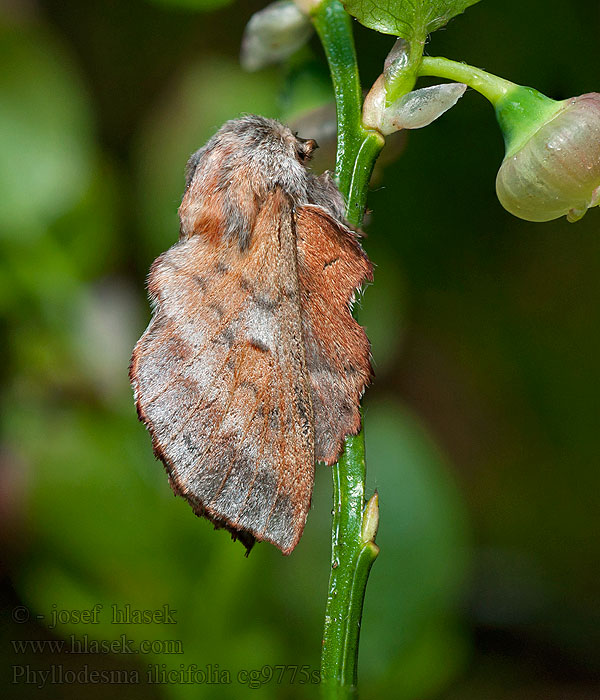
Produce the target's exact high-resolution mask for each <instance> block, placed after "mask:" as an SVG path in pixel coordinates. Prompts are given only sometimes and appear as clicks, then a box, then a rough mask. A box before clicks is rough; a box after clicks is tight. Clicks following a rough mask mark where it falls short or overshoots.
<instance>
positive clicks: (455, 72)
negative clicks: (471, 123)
mask: <svg viewBox="0 0 600 700" xmlns="http://www.w3.org/2000/svg"><path fill="white" fill-rule="evenodd" d="M419 75H421V76H423V75H433V76H436V77H438V78H448V79H449V80H455V81H456V82H458V83H465V85H468V86H469V87H472V88H473V90H477V92H480V93H481V94H482V95H483V96H484V97H486V98H487V99H488V100H489V101H490V102H491V103H492V104H493V105H495V104H496V103H497V102H498V101H499V100H501V99H502V98H503V97H505V96H506V95H507V94H508V93H510V92H512V90H514V89H515V88H516V87H517V86H516V85H515V83H511V82H510V80H504V78H499V77H498V76H496V75H492V74H491V73H487V72H486V71H484V70H481V68H476V67H475V66H469V65H468V64H467V63H459V62H458V61H451V60H450V59H449V58H441V57H437V58H434V57H431V56H425V57H424V58H423V60H422V61H421V66H420V68H419Z"/></svg>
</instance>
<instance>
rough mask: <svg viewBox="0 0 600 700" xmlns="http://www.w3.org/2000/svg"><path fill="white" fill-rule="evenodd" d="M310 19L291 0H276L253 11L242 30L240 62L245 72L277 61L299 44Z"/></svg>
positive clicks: (308, 33) (307, 31)
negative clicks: (261, 8)
mask: <svg viewBox="0 0 600 700" xmlns="http://www.w3.org/2000/svg"><path fill="white" fill-rule="evenodd" d="M312 31H313V28H312V24H311V22H310V19H309V18H308V17H307V15H306V14H304V13H303V12H301V10H300V8H299V7H298V6H297V5H296V4H295V3H294V2H292V0H277V2H274V3H271V5H267V7H265V8H264V9H263V10H260V11H259V12H255V13H254V14H253V15H252V17H250V20H249V22H248V24H247V25H246V29H245V30H244V37H243V39H242V50H241V54H240V62H241V64H242V67H243V68H244V69H245V70H247V71H255V70H260V69H261V68H264V67H265V66H268V65H270V64H271V63H278V62H280V61H283V60H285V59H286V58H288V56H291V55H292V54H293V53H294V52H295V51H297V50H298V49H299V48H300V47H301V46H303V45H304V44H305V43H306V42H307V41H308V39H309V38H310V36H311V34H312Z"/></svg>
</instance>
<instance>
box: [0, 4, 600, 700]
mask: <svg viewBox="0 0 600 700" xmlns="http://www.w3.org/2000/svg"><path fill="white" fill-rule="evenodd" d="M263 4H264V3H261V2H255V1H254V0H252V1H249V0H244V1H243V2H228V1H227V0H204V1H203V0H178V1H177V2H175V0H173V1H170V0H160V1H159V0H155V2H151V1H150V0H148V1H143V0H130V1H127V2H122V1H121V2H119V1H118V0H101V1H100V2H96V3H81V2H79V1H78V0H10V1H8V2H4V3H3V4H2V7H1V9H0V54H1V56H2V61H1V66H2V69H1V71H0V251H1V256H0V334H1V343H2V358H3V361H2V364H1V366H0V373H1V377H2V380H1V381H2V397H1V404H0V411H1V414H0V415H1V432H0V466H1V472H0V478H1V489H0V532H1V537H2V549H3V556H2V568H1V574H2V586H1V595H2V601H3V623H2V628H1V629H2V632H1V639H0V644H1V645H2V647H1V648H2V652H1V653H2V667H3V673H5V676H4V679H5V680H4V682H5V684H6V685H5V686H4V687H5V691H6V697H11V698H12V697H14V698H17V699H21V698H39V697H43V698H57V699H62V698H88V697H89V698H102V699H103V698H111V699H112V700H116V699H117V698H134V699H135V698H141V697H144V698H156V699H164V698H167V699H169V698H192V697H193V698H239V697H245V696H246V695H250V696H259V697H265V698H304V697H314V695H315V694H316V688H315V686H314V685H311V684H310V683H309V684H302V683H300V682H299V679H296V682H294V683H290V674H291V670H290V669H288V670H287V671H286V674H285V675H284V677H283V679H282V682H281V683H278V682H277V671H274V677H273V679H271V680H270V681H269V682H264V683H262V681H266V679H267V677H268V669H264V667H265V665H266V666H275V665H296V666H299V667H301V666H305V667H307V668H308V669H309V670H310V671H311V672H312V670H313V669H316V668H318V664H319V651H320V638H321V637H320V635H321V628H322V615H323V609H324V602H325V596H326V586H327V576H328V566H329V563H328V558H329V538H330V534H329V521H330V508H331V485H330V480H329V475H328V473H327V469H325V468H323V467H322V468H320V469H319V473H318V475H317V481H316V486H315V492H314V499H313V508H312V511H311V513H310V516H309V520H308V524H307V528H306V531H305V535H304V537H303V539H302V540H301V542H300V545H299V546H298V548H297V550H296V551H295V552H294V554H293V555H292V556H291V557H289V558H284V557H282V556H281V555H280V554H279V553H278V551H277V550H275V549H274V548H273V547H270V546H268V545H258V546H257V547H255V549H254V550H253V552H252V554H251V556H250V557H249V559H246V558H244V556H243V548H242V547H241V546H240V545H239V544H237V543H233V542H231V541H230V539H229V537H228V536H227V534H226V533H224V532H214V531H213V530H212V528H211V526H210V525H209V523H207V522H205V521H202V520H199V519H197V518H195V517H194V516H193V515H192V513H191V511H190V509H189V507H188V505H187V504H186V503H185V502H184V501H183V500H181V499H176V498H174V497H173V495H172V493H171V490H170V488H169V486H168V484H167V480H166V477H165V475H164V472H163V469H162V466H161V465H160V464H159V463H157V462H155V460H154V458H153V456H152V452H151V448H150V441H149V438H148V436H147V434H146V432H145V430H144V428H143V427H142V426H141V425H140V424H139V423H138V421H137V418H136V415H135V410H134V407H133V402H132V398H131V392H130V388H129V384H128V380H127V365H128V360H129V355H130V352H131V348H132V346H133V344H134V342H135V340H136V339H137V337H139V335H140V334H141V332H142V330H143V329H144V327H145V326H146V324H147V322H148V318H149V308H148V303H147V300H146V297H145V292H144V279H145V275H146V271H147V270H148V267H149V265H150V263H151V262H152V260H153V259H154V258H155V257H156V256H157V255H158V254H159V253H160V252H161V251H163V250H164V249H165V248H167V247H168V246H170V245H171V244H172V243H173V242H174V241H175V240H176V237H177V232H178V222H177V214H176V210H177V206H178V203H179V200H180V196H181V192H182V189H183V169H184V165H185V162H186V159H187V157H188V155H189V154H190V153H191V152H192V151H194V150H195V149H196V148H198V147H199V146H200V145H201V144H202V143H203V142H204V141H205V140H206V139H207V138H208V137H209V136H210V135H211V134H212V133H214V131H215V130H216V128H217V127H218V126H219V125H220V124H221V123H222V122H223V121H224V120H225V119H227V118H231V117H235V116H237V115H239V114H240V113H243V112H258V113H261V114H265V115H268V116H275V117H280V118H282V119H285V120H288V121H291V120H294V119H296V118H298V117H300V116H302V115H303V114H305V113H306V112H307V111H309V110H310V109H312V108H315V107H318V106H320V105H324V104H326V103H327V102H328V101H329V100H330V99H331V95H330V88H329V81H328V75H327V71H326V68H325V65H324V61H323V57H322V52H321V49H320V47H319V45H318V43H317V42H316V40H314V39H313V41H312V43H311V45H310V47H309V48H308V49H305V50H302V51H301V52H299V54H298V55H296V56H295V57H294V59H293V60H292V61H291V62H290V64H289V66H288V67H287V68H285V69H284V68H281V67H276V68H270V69H267V70H264V71H261V72H259V73H253V74H245V73H243V72H242V71H241V69H240V67H239V61H238V53H239V45H240V40H241V35H242V32H243V28H244V25H245V23H246V22H247V20H248V19H249V17H250V16H251V14H252V12H254V11H256V10H257V9H259V8H260V7H261V6H262V5H263ZM355 29H356V39H357V47H358V54H359V62H360V66H361V71H362V76H363V83H364V85H365V86H369V85H370V84H371V83H372V82H373V80H374V79H375V78H376V77H377V75H378V74H379V73H380V72H381V65H382V62H383V59H384V57H385V55H386V53H387V51H388V50H389V48H390V47H391V45H392V42H393V39H392V38H390V37H385V36H381V35H377V34H375V33H373V32H371V31H368V30H366V29H364V28H363V27H361V26H359V25H357V24H355ZM599 30H600V6H599V5H598V3H597V2H596V1H593V2H592V0H585V1H581V2H575V3H571V4H568V5H567V4H565V3H564V2H558V1H557V0H547V1H545V2H542V0H531V2H527V3H524V2H518V1H517V0H507V1H506V2H502V3H500V2H494V0H484V2H482V3H480V4H478V5H476V6H474V7H473V8H471V9H469V10H468V11H467V13H466V14H465V15H463V16H461V17H458V18H456V19H455V20H454V21H452V22H451V23H450V25H449V26H448V27H447V28H446V29H445V30H442V31H439V32H437V33H436V34H434V35H433V36H432V38H431V41H430V43H429V45H428V46H427V52H428V53H429V54H431V55H437V54H440V55H446V56H448V57H450V58H454V59H457V60H465V61H467V62H470V63H473V64H475V65H479V66H481V67H483V68H486V69H488V70H490V71H492V72H494V73H497V74H500V75H502V76H504V77H507V78H510V79H512V80H514V81H516V82H521V83H524V84H529V85H534V86H535V87H537V88H538V89H540V90H541V91H543V92H544V93H546V94H548V95H550V96H551V97H554V98H565V97H569V96H572V95H577V94H580V93H583V92H589V91H594V90H600V71H599V70H598V68H599V67H600V43H599V42H598V33H599ZM314 129H315V131H317V130H318V127H317V126H315V127H314ZM301 135H303V136H305V137H312V136H316V137H317V139H318V140H320V139H319V135H317V134H316V133H313V132H310V133H308V132H306V131H302V132H301ZM322 140H323V142H324V143H323V144H322V145H324V146H325V145H326V139H325V138H323V139H322ZM322 151H324V152H325V153H324V156H323V157H322V158H321V161H320V162H318V163H317V164H316V167H328V166H329V167H330V166H331V163H330V162H329V163H327V162H326V161H327V155H328V152H329V153H330V152H331V151H328V149H327V148H323V149H322ZM400 151H401V153H400ZM502 153H503V146H502V139H501V136H500V133H499V131H498V129H497V127H496V125H495V122H494V119H493V113H492V110H491V108H490V107H489V105H488V104H487V103H486V102H485V101H484V100H483V99H482V98H481V97H480V96H478V95H477V94H475V93H474V92H472V91H469V92H467V94H466V95H465V97H464V98H463V99H462V100H461V101H460V103H459V104H458V106H457V107H456V108H455V109H453V110H451V111H450V112H449V113H448V114H447V115H445V116H444V117H442V118H441V119H440V120H439V121H438V122H435V123H434V124H433V125H432V126H430V127H429V128H427V129H425V130H422V131H415V132H411V133H410V134H409V135H408V138H406V140H405V141H402V142H401V143H398V142H397V143H396V145H395V147H389V148H388V152H387V153H386V154H384V158H383V159H382V160H383V161H384V164H383V165H382V166H381V167H380V168H379V170H378V172H377V173H376V177H375V180H374V183H373V189H372V192H371V194H370V197H369V207H370V209H371V210H372V213H371V215H370V217H369V221H368V223H367V226H366V230H367V233H368V238H367V239H366V241H365V247H366V248H367V250H368V252H369V254H370V256H371V258H372V259H373V261H374V262H375V264H376V266H377V267H376V276H375V284H374V285H373V286H372V287H370V288H369V289H368V290H367V292H366V294H365V296H364V299H363V304H362V310H361V321H362V323H363V324H364V325H365V326H366V327H367V330H368V332H369V335H370V337H371V339H372V343H373V354H374V364H375V371H376V374H377V378H376V382H375V385H374V386H373V387H372V388H371V389H370V390H369V392H368V397H367V400H366V408H365V412H366V428H367V442H368V445H367V449H368V455H367V456H368V470H369V487H370V490H371V491H372V490H373V489H374V488H377V489H378V490H379V493H380V503H381V524H380V533H379V536H378V543H379V545H380V547H381V555H380V557H379V559H378V560H377V562H376V564H375V566H374V568H373V571H372V575H371V580H370V583H369V587H368V590H367V599H366V606H365V615H364V620H363V627H362V639H361V651H360V666H359V670H360V678H361V690H362V697H363V698H380V697H394V698H400V699H403V700H471V699H472V700H483V699H485V700H509V699H510V700H536V699H538V698H539V699H540V700H542V699H543V700H554V699H556V700H558V699H560V700H588V699H590V700H591V699H592V698H598V697H600V684H598V681H597V678H598V672H599V671H600V658H599V655H598V649H599V648H600V633H599V629H600V590H599V585H598V571H600V548H599V546H598V531H599V524H600V523H599V519H600V518H599V513H600V509H599V508H598V495H599V491H600V473H599V470H598V468H597V467H598V451H599V445H600V442H599V441H600V420H599V415H600V412H599V410H598V408H599V401H598V389H599V387H600V363H599V361H598V358H599V356H600V236H599V234H600V212H599V211H594V210H592V211H591V212H590V213H589V214H588V215H587V216H586V217H585V218H584V219H583V220H582V221H581V222H580V223H577V224H575V225H573V224H567V223H566V222H565V221H564V220H562V221H556V222H551V223H548V224H530V223H526V222H523V221H519V220H517V219H514V218H512V217H511V216H510V215H508V214H507V213H506V212H504V211H503V210H502V209H501V207H500V205H499V204H498V202H497V200H496V197H495V193H494V178H495V173H496V171H497V168H498V166H499V164H500V161H501V159H502ZM96 604H100V605H102V606H103V608H102V609H101V611H100V614H99V618H98V624H91V623H83V622H77V621H75V620H73V619H72V620H71V621H64V622H63V623H61V624H57V625H56V626H53V625H52V621H53V613H56V612H57V611H71V610H85V609H90V608H92V607H93V606H94V605H96ZM126 604H129V605H130V606H131V608H135V609H162V608H163V606H165V605H167V606H169V608H170V609H172V610H176V611H177V612H176V613H173V615H174V617H175V620H176V624H173V625H169V624H159V623H153V624H145V625H144V624H139V625H127V624H112V623H111V606H112V605H117V606H119V607H123V606H125V605H126ZM62 614H64V615H65V616H66V617H68V614H67V613H62ZM65 619H66V618H65ZM51 627H52V628H51ZM71 635H75V637H76V638H77V639H79V640H81V639H86V638H87V640H88V651H89V653H84V654H73V653H69V652H72V651H73V648H72V645H71V647H70V646H69V644H70V642H69V641H68V640H69V639H70V636H71ZM122 635H125V636H126V639H128V640H132V642H133V644H134V645H135V648H139V645H140V643H141V642H142V641H143V640H149V641H150V642H156V643H155V644H150V651H147V652H145V653H135V654H131V653H124V652H125V651H126V649H125V648H122V649H115V651H116V652H117V653H111V654H106V653H92V652H93V651H94V649H93V647H92V642H93V641H108V640H121V637H122ZM61 640H67V642H66V644H65V645H64V647H63V649H62V651H61V650H60V649H59V646H60V643H61ZM161 640H162V644H161ZM164 640H176V641H177V644H176V646H175V647H171V649H169V647H168V645H167V646H165V644H164ZM32 641H34V642H36V643H37V642H38V641H39V642H44V644H39V645H37V646H36V645H35V644H33V645H32V644H31V643H30V642H32ZM20 642H27V644H25V645H22V644H20ZM47 642H50V643H51V644H47ZM55 643H58V644H55ZM161 649H164V651H163V652H161ZM169 650H171V651H173V650H175V651H181V652H182V653H176V654H173V653H167V652H168V651H169ZM192 664H196V666H197V667H198V669H200V670H202V671H203V672H207V671H208V675H209V676H210V677H211V679H212V680H214V678H215V674H217V676H216V677H217V678H221V680H223V676H222V674H223V672H224V671H226V672H228V673H229V674H230V677H231V681H232V682H231V684H225V683H220V684H216V683H199V682H196V683H177V682H170V683H162V682H149V681H157V680H160V678H159V677H157V676H156V669H157V668H158V669H159V671H162V672H166V671H167V670H175V671H177V672H179V671H181V669H187V668H189V667H190V666H191V665H192ZM207 667H208V669H207ZM51 669H54V676H53V677H49V678H47V680H46V681H44V680H43V677H42V676H40V675H39V674H38V675H36V674H35V672H36V671H49V670H51ZM60 669H62V671H61V670H60ZM261 669H262V671H261ZM69 670H70V671H78V672H80V673H83V676H79V677H78V678H80V679H83V680H85V674H86V673H87V674H88V679H89V673H90V671H92V670H97V671H104V672H106V673H108V674H109V678H110V679H112V681H113V682H112V683H87V684H86V683H78V682H72V680H69V679H70V678H71V677H70V676H68V674H67V675H66V676H65V673H66V672H67V671H69ZM149 671H150V674H149ZM240 671H256V673H255V674H254V678H255V680H256V679H258V681H257V683H258V684H259V685H260V688H254V687H249V686H250V685H255V684H251V683H249V682H246V683H239V682H238V673H239V672H240ZM116 672H123V673H124V674H125V675H120V676H116V675H115V673H116ZM61 674H62V676H61ZM110 674H113V675H112V676H111V675H110ZM127 674H128V675H127ZM219 674H221V675H220V676H219ZM250 677H251V676H250V675H249V674H246V676H244V678H246V679H247V678H250ZM124 678H125V679H128V680H129V682H118V680H119V679H121V680H123V679H124ZM61 679H62V680H61ZM197 679H198V680H201V677H198V678H197ZM15 681H17V682H15Z"/></svg>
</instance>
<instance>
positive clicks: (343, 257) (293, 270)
mask: <svg viewBox="0 0 600 700" xmlns="http://www.w3.org/2000/svg"><path fill="white" fill-rule="evenodd" d="M316 147H317V144H316V142H315V141H314V140H311V139H308V140H305V139H301V138H299V137H298V136H296V135H295V134H293V133H292V132H291V131H290V129H289V128H288V127H286V126H284V125H283V124H280V123H279V122H277V121H274V120H272V119H266V118H264V117H260V116H252V115H250V116H245V117H242V118H240V119H236V120H232V121H229V122H226V123H225V124H224V125H223V126H222V127H221V129H219V131H218V132H217V133H216V134H215V135H214V136H213V137H212V138H211V139H210V140H209V141H208V143H207V144H206V145H205V146H204V147H202V148H201V149H200V150H199V151H197V152H196V153H194V155H192V157H191V158H190V160H189V162H188V164H187V169H186V186H185V192H184V195H183V199H182V203H181V206H180V208H179V218H180V223H181V226H180V236H179V241H178V242H177V243H175V245H173V246H172V247H171V248H170V249H169V250H167V251H166V252H165V253H163V254H162V255H160V256H159V257H158V258H157V259H156V260H155V262H154V263H153V265H152V267H151V270H150V274H149V278H148V292H149V296H150V300H151V304H152V307H153V315H152V319H151V321H150V325H149V326H148V328H147V330H146V331H145V333H144V334H143V335H142V337H141V338H140V340H139V341H138V343H137V345H136V346H135V349H134V351H133V356H132V359H131V366H130V377H131V382H132V385H133V389H134V395H135V401H136V405H137V410H138V415H139V418H140V420H141V421H142V422H143V423H145V425H146V427H147V428H148V430H149V432H150V434H151V436H152V443H153V448H154V452H155V455H156V456H157V457H158V458H159V459H161V460H162V462H163V463H164V465H165V468H166V471H167V474H168V477H169V480H170V483H171V486H172V488H173V490H174V491H175V493H176V494H178V495H181V496H183V497H184V498H186V499H187V500H188V501H189V503H190V505H191V506H192V508H193V509H194V511H195V512H196V514H197V515H200V516H203V517H205V518H208V519H209V520H210V521H212V523H213V524H214V525H215V526H216V527H217V528H226V529H227V530H229V531H230V533H231V534H232V536H233V538H234V539H239V540H240V541H241V542H242V543H243V544H244V545H245V546H246V549H247V552H249V551H250V548H251V547H252V545H253V544H254V542H255V541H256V540H266V541H268V542H271V543H272V544H274V545H275V546H277V547H278V548H279V549H280V550H281V551H282V552H283V553H284V554H289V553H290V552H291V551H292V550H293V549H294V547H295V546H296V545H297V543H298V541H299V539H300V537H301V535H302V531H303V529H304V524H305V522H306V517H307V514H308V510H309V507H310V502H311V495H312V489H313V480H314V469H315V462H324V463H325V464H326V465H331V464H333V463H334V462H335V461H336V460H337V458H338V457H339V455H340V452H341V450H342V446H343V442H344V439H345V437H346V436H347V435H350V434H354V433H357V432H358V430H359V429H360V423H361V417H360V412H359V402H360V398H361V396H362V394H363V392H364V390H365V387H366V386H367V384H368V383H369V381H370V379H371V376H372V369H371V362H370V347H369V341H368V339H367V336H366V334H365V331H364V329H363V328H362V327H361V326H360V325H359V324H358V323H357V322H356V321H355V320H354V319H353V317H352V314H351V306H352V303H353V301H354V297H355V294H356V292H357V291H358V290H359V288H360V287H361V285H362V284H363V283H365V282H366V281H368V280H371V279H372V274H373V273H372V265H371V263H370V261H369V259H368V258H367V256H366V254H365V253H364V251H363V249H362V247H361V245H360V243H359V240H358V233H357V232H356V231H354V230H352V229H351V228H350V227H349V225H348V223H347V222H346V220H345V219H344V201H343V198H342V196H341V194H340V192H339V190H338V189H337V187H336V185H335V183H334V181H333V179H332V178H331V176H330V175H329V174H328V173H324V174H323V175H321V176H315V175H314V174H312V173H311V172H310V171H309V170H307V167H306V166H307V163H308V161H309V159H310V157H311V154H312V152H313V150H314V149H315V148H316Z"/></svg>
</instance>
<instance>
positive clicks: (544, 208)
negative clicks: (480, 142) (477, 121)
mask: <svg viewBox="0 0 600 700" xmlns="http://www.w3.org/2000/svg"><path fill="white" fill-rule="evenodd" d="M496 113H497V116H498V121H499V123H500V126H501V127H502V130H503V132H504V137H505V142H506V155H505V157H504V161H503V162H502V165H501V167H500V170H499V172H498V176H497V178H496V192H497V194H498V199H499V200H500V203H501V204H502V206H503V207H504V208H505V209H506V210H507V211H509V212H510V213H511V214H514V215H515V216H518V217H520V218H521V219H526V220H527V221H550V220H551V219H557V218H559V217H561V216H564V215H566V216H567V219H568V220H569V221H577V220H578V219H580V218H581V217H582V216H583V215H584V214H585V213H586V211H587V210H588V209H589V208H590V207H593V206H596V205H597V204H599V203H600V94H599V93H595V92H592V93H588V94H585V95H580V96H579V97H573V98H571V99H569V100H564V101H562V102H555V101H553V100H550V99H548V98H547V97H544V96H543V95H541V94H540V93H538V92H536V91H535V90H532V89H531V88H522V87H516V88H515V90H513V91H510V92H509V93H508V94H507V95H506V97H504V98H503V99H502V100H500V101H499V102H498V103H497V104H496Z"/></svg>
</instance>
